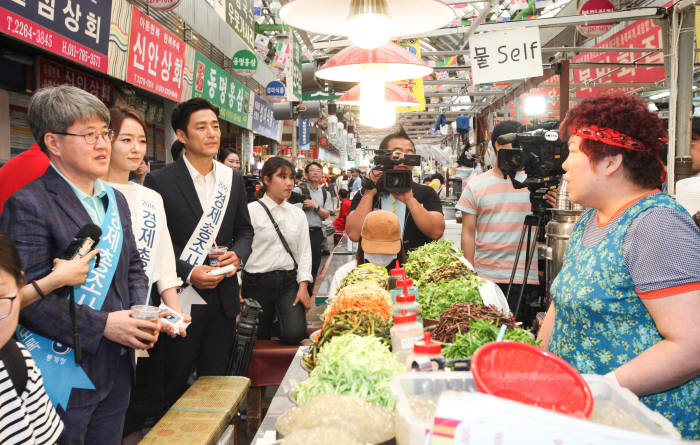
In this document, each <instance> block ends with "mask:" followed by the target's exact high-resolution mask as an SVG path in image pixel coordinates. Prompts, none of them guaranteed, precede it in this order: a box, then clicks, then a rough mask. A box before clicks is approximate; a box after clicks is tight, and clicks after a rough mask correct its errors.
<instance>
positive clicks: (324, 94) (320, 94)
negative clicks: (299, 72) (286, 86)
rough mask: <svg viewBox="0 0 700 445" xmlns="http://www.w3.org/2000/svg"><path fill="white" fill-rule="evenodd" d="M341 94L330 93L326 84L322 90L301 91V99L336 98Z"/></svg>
mask: <svg viewBox="0 0 700 445" xmlns="http://www.w3.org/2000/svg"><path fill="white" fill-rule="evenodd" d="M341 96H342V94H336V93H331V92H330V90H329V89H328V86H326V89H324V90H323V91H308V92H305V93H301V100H304V101H307V100H338V99H340V98H341Z"/></svg>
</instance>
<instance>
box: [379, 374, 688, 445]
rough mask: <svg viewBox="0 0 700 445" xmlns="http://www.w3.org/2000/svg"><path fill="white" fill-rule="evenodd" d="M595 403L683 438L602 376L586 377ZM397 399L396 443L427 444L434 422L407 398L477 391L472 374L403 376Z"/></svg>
mask: <svg viewBox="0 0 700 445" xmlns="http://www.w3.org/2000/svg"><path fill="white" fill-rule="evenodd" d="M583 377H584V379H585V380H586V382H588V385H589V387H590V388H591V392H592V393H593V398H594V400H610V401H612V402H613V403H615V404H616V405H617V406H618V407H620V408H621V409H622V410H624V411H626V412H627V413H629V414H631V415H632V416H634V417H635V418H636V419H637V420H638V421H639V422H640V423H641V424H642V425H644V426H645V427H647V428H648V429H649V430H650V431H651V432H652V434H653V435H657V436H664V437H667V438H670V439H680V437H681V436H680V434H679V433H678V431H677V430H676V429H675V428H674V427H673V424H671V422H670V421H669V420H668V419H666V418H665V417H663V416H662V415H661V414H659V413H657V412H655V411H652V410H650V409H649V408H647V407H646V405H644V404H643V403H642V402H640V401H639V399H638V398H637V396H635V395H634V394H633V393H632V392H631V391H629V390H627V389H624V388H621V387H619V386H613V384H611V383H610V381H608V380H607V379H605V378H604V377H603V376H599V375H584V376H583ZM391 391H392V393H393V394H394V397H396V442H397V444H398V445H423V444H424V438H425V433H426V431H427V430H430V429H432V424H433V422H432V419H430V420H429V421H428V420H424V419H419V418H417V417H415V416H414V415H413V414H412V413H411V410H410V408H409V404H408V399H407V396H414V397H417V398H419V399H423V400H430V401H433V402H434V403H435V404H437V401H438V399H439V398H440V394H442V393H443V392H444V391H459V392H476V384H475V383H474V378H473V377H472V373H471V372H423V373H420V372H413V373H406V374H400V375H398V376H396V377H395V378H394V380H393V381H392V382H391Z"/></svg>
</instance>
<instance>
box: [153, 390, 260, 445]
mask: <svg viewBox="0 0 700 445" xmlns="http://www.w3.org/2000/svg"><path fill="white" fill-rule="evenodd" d="M249 387H250V379H248V378H247V377H231V376H206V377H200V378H198V379H197V381H196V382H194V384H193V385H192V386H190V387H189V388H188V389H187V391H185V393H184V394H183V395H182V397H180V398H179V399H178V401H177V402H175V404H174V405H173V406H172V407H171V408H170V409H169V410H168V412H167V413H165V415H164V416H163V417H162V418H161V419H160V420H159V421H158V423H157V424H156V425H155V426H154V427H153V428H152V429H151V430H150V431H149V432H148V434H147V435H146V437H144V438H143V440H141V442H139V443H140V444H147V445H150V444H153V445H166V444H167V445H173V444H187V445H198V444H201V445H214V444H216V442H217V440H218V439H219V437H220V436H221V434H222V433H223V432H224V430H225V429H226V427H227V426H228V425H231V424H232V425H234V429H235V431H234V433H235V443H236V444H240V443H242V442H241V425H240V416H237V413H238V407H239V406H240V404H241V403H242V402H243V400H244V399H245V397H246V394H247V392H248V388H249Z"/></svg>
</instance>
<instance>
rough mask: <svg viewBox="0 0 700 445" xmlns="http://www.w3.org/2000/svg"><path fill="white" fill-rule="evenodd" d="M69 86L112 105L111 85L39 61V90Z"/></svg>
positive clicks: (104, 81)
mask: <svg viewBox="0 0 700 445" xmlns="http://www.w3.org/2000/svg"><path fill="white" fill-rule="evenodd" d="M57 85H71V86H74V87H78V88H80V89H82V90H85V91H87V92H88V93H90V94H94V95H95V96H97V97H98V98H100V100H101V101H102V102H104V103H105V104H107V105H111V104H112V90H113V89H112V83H111V82H109V81H107V80H104V79H99V78H97V77H95V76H91V75H89V74H86V73H82V72H80V71H76V70H73V69H70V68H67V67H65V66H62V65H59V64H57V63H53V62H50V61H48V60H45V59H39V88H45V87H55V86H57Z"/></svg>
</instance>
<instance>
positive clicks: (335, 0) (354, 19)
mask: <svg viewBox="0 0 700 445" xmlns="http://www.w3.org/2000/svg"><path fill="white" fill-rule="evenodd" d="M280 17H281V18H282V20H283V21H284V22H285V23H287V24H289V25H292V26H294V27H296V28H299V29H304V30H306V31H311V32H314V33H317V34H330V35H340V36H349V37H350V40H351V41H352V42H353V43H354V44H355V45H357V46H360V47H364V48H376V47H378V46H379V45H381V44H382V43H384V42H386V41H387V40H388V39H389V38H391V37H399V36H402V35H410V34H418V33H421V32H425V31H431V30H433V29H437V28H440V27H442V26H445V25H447V24H448V23H449V22H450V21H452V20H453V19H454V18H455V12H454V10H453V9H452V8H451V7H450V6H448V5H446V4H444V3H443V2H441V1H439V0H294V1H291V2H289V3H287V4H286V5H284V6H283V7H282V9H281V10H280Z"/></svg>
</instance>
